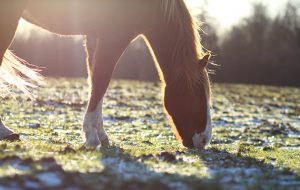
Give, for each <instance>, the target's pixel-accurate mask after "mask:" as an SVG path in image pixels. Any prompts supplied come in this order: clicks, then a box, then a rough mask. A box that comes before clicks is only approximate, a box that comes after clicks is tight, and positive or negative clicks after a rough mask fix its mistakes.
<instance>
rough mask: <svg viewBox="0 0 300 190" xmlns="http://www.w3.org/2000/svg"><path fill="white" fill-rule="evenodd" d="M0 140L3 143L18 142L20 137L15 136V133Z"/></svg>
mask: <svg viewBox="0 0 300 190" xmlns="http://www.w3.org/2000/svg"><path fill="white" fill-rule="evenodd" d="M0 140H3V141H12V142H14V141H20V135H19V134H17V133H12V134H10V135H7V136H5V137H3V138H1V139H0Z"/></svg>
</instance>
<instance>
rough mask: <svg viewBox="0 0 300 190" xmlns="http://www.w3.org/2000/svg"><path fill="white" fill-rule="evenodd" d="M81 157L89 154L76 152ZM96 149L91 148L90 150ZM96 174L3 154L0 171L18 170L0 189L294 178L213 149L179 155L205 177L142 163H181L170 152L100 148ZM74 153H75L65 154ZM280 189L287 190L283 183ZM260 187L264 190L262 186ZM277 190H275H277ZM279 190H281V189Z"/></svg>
mask: <svg viewBox="0 0 300 190" xmlns="http://www.w3.org/2000/svg"><path fill="white" fill-rule="evenodd" d="M80 151H81V153H84V152H86V151H92V150H80ZM94 151H96V150H94ZM97 151H100V152H101V154H102V155H101V156H100V157H99V161H100V162H101V163H102V165H103V166H104V169H103V170H102V171H100V172H67V171H65V170H64V169H63V167H62V166H61V165H59V164H58V163H57V162H56V160H55V159H54V158H53V157H49V158H42V159H41V160H32V159H30V158H29V159H21V158H19V157H17V156H7V157H4V158H2V159H0V169H1V167H3V166H4V165H5V164H10V165H11V166H13V167H14V168H16V169H19V170H21V171H23V174H17V175H14V176H11V177H0V189H75V190H76V189H146V190H148V189H149V190H150V189H151V190H152V189H154V190H160V189H213V190H214V189H216V190H217V189H227V188H229V187H241V188H245V189H247V188H258V189H260V188H261V187H262V186H261V185H262V184H263V186H264V187H267V188H275V189H278V184H279V183H278V182H279V181H278V180H280V178H279V177H285V179H287V177H288V176H293V177H296V178H297V179H298V180H299V177H298V176H297V175H296V174H294V173H293V172H292V171H290V170H289V169H287V168H277V167H274V166H273V165H272V164H268V163H264V162H263V161H259V160H257V159H254V158H251V157H247V156H243V155H239V154H232V153H229V152H227V151H221V150H218V149H214V148H212V149H208V150H203V151H199V150H193V149H190V150H189V149H186V150H185V151H184V152H180V153H179V154H190V155H193V156H198V157H199V158H200V159H201V160H202V161H203V163H204V164H205V166H206V167H207V168H208V172H209V173H210V174H211V177H210V178H207V177H199V176H195V175H194V176H186V175H181V174H179V173H176V174H173V173H172V174H171V173H166V172H160V171H155V170H154V169H153V168H151V167H149V166H148V165H147V164H145V160H149V159H154V160H155V159H156V161H157V162H160V161H161V162H169V163H170V164H176V163H178V162H184V161H183V160H181V159H177V156H176V154H175V153H167V152H166V153H162V154H160V155H159V156H161V157H162V159H160V158H158V157H157V155H144V156H140V157H135V156H133V155H131V154H130V153H127V152H126V151H124V150H122V148H119V147H110V148H101V149H100V150H97ZM74 153H75V154H77V153H78V151H76V152H73V151H70V152H68V151H67V152H65V153H64V154H70V156H71V155H72V154H74ZM285 187H289V186H288V185H287V186H285ZM262 189H263V188H262ZM279 189H280V188H279ZM283 189H284V188H283Z"/></svg>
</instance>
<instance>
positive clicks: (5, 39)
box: [0, 0, 27, 66]
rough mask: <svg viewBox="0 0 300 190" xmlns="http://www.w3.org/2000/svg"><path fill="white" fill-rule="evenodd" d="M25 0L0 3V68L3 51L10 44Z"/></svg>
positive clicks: (3, 0)
mask: <svg viewBox="0 0 300 190" xmlns="http://www.w3.org/2000/svg"><path fill="white" fill-rule="evenodd" d="M26 3H27V0H1V1H0V66H1V63H2V59H3V56H4V53H5V51H6V50H7V49H8V47H9V45H10V43H11V42H12V40H13V38H14V36H15V32H16V29H17V26H18V21H19V19H20V18H21V15H22V12H23V10H24V9H25V6H26Z"/></svg>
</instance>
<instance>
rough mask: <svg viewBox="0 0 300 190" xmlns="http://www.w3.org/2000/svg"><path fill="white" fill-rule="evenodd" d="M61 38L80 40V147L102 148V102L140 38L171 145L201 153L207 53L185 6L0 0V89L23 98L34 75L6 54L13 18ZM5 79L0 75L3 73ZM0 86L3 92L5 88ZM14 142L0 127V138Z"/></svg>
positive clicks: (115, 0) (142, 1)
mask: <svg viewBox="0 0 300 190" xmlns="http://www.w3.org/2000/svg"><path fill="white" fill-rule="evenodd" d="M21 17H22V18H24V19H26V20H27V21H28V22H30V23H33V24H35V25H37V26H40V27H42V28H44V29H46V30H48V31H51V32H53V33H57V34H60V35H85V36H86V39H87V40H86V52H87V63H88V64H87V66H88V72H89V83H90V99H89V103H88V107H87V111H86V113H85V117H84V121H83V132H84V135H85V145H86V146H92V147H94V146H97V145H100V144H102V145H108V144H109V140H108V136H107V134H106V132H105V130H104V129H103V120H102V98H103V96H104V94H105V92H106V89H107V87H108V84H109V81H110V79H111V76H112V72H113V70H114V68H115V65H116V63H117V61H118V59H119V57H120V56H121V54H122V53H123V51H124V49H125V48H126V47H127V46H128V44H129V43H130V42H131V41H132V40H133V39H135V38H136V37H137V36H139V35H142V36H143V37H144V39H145V41H146V42H147V44H148V47H149V50H150V52H151V54H152V56H153V59H154V60H155V62H156V63H157V64H156V65H157V68H158V70H159V73H160V76H161V80H162V81H163V83H164V94H165V96H164V106H165V109H166V111H167V113H168V115H169V118H170V121H171V124H172V127H173V129H174V132H175V134H176V137H177V138H178V140H180V141H181V142H182V143H183V145H185V146H188V147H197V148H203V147H205V146H206V145H208V144H209V142H210V141H211V137H212V128H211V118H210V83H209V78H208V73H207V69H206V66H207V63H208V60H209V57H210V56H209V55H205V53H204V51H203V48H202V46H201V44H200V36H199V33H198V29H199V27H198V25H197V22H196V20H195V19H194V18H193V17H192V16H191V14H190V12H189V10H188V9H187V6H186V4H185V2H184V0H150V1H149V0H126V1H124V0H1V2H0V62H1V61H2V62H3V63H2V66H1V67H0V74H1V73H2V74H1V75H0V79H1V80H0V81H1V83H0V85H1V86H2V87H3V88H2V89H5V88H7V87H9V86H11V85H16V86H18V87H19V88H21V89H22V90H23V91H24V92H26V93H27V94H29V90H28V87H29V88H30V87H31V86H32V83H29V82H28V80H29V79H31V81H36V80H39V79H40V76H39V75H38V74H37V73H36V72H35V71H32V70H30V69H29V68H27V67H26V66H24V65H23V64H21V63H20V59H18V58H16V57H15V56H13V55H12V54H11V53H9V52H8V51H7V48H8V47H9V45H10V43H11V41H12V40H13V37H14V34H15V30H16V28H17V25H18V21H19V19H20V18H21ZM3 73H5V74H3ZM4 87H5V88H4ZM12 136H14V137H16V136H17V134H15V133H13V131H11V130H10V129H9V128H7V127H5V126H4V124H3V123H2V122H0V138H2V139H5V138H9V137H12Z"/></svg>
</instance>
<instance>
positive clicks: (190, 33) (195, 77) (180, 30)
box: [160, 0, 210, 95]
mask: <svg viewBox="0 0 300 190" xmlns="http://www.w3.org/2000/svg"><path fill="white" fill-rule="evenodd" d="M160 6H161V9H162V11H163V13H164V19H165V22H166V23H167V24H168V27H171V28H172V31H174V33H175V35H176V40H177V41H176V45H175V47H174V52H173V57H172V64H175V66H174V67H176V68H178V69H179V71H178V72H177V74H175V76H176V77H175V80H185V82H186V83H187V85H188V86H189V87H190V89H193V87H194V86H198V85H199V83H201V84H204V85H205V84H209V81H207V79H208V77H204V75H206V76H207V75H208V73H207V70H206V69H204V71H203V73H202V74H200V73H199V69H197V64H195V63H197V61H199V60H200V59H201V58H202V57H203V56H204V54H205V52H204V50H203V49H204V48H203V47H202V45H201V38H200V34H199V30H200V22H199V21H198V20H197V18H195V17H194V16H192V15H191V13H190V11H189V10H188V8H187V6H186V3H185V1H184V0H160ZM182 71H183V72H182ZM182 73H183V74H182ZM205 87H206V92H207V94H208V95H209V94H210V88H209V85H205Z"/></svg>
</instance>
